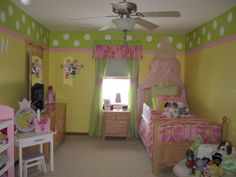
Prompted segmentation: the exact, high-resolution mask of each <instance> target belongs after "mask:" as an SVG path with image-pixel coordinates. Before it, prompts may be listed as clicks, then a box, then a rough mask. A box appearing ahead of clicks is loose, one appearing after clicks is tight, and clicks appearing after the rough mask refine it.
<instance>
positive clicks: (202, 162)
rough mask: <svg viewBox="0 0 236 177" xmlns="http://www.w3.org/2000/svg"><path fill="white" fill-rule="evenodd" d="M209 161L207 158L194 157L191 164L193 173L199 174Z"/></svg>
mask: <svg viewBox="0 0 236 177" xmlns="http://www.w3.org/2000/svg"><path fill="white" fill-rule="evenodd" d="M208 162H209V159H207V158H206V159H199V158H196V159H195V165H194V166H193V173H194V174H195V176H200V175H201V174H202V173H203V170H204V169H205V167H206V164H207V163H208Z"/></svg>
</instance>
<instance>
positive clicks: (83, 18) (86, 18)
mask: <svg viewBox="0 0 236 177" xmlns="http://www.w3.org/2000/svg"><path fill="white" fill-rule="evenodd" d="M106 17H112V18H114V17H119V15H106V16H96V17H95V16H94V17H81V18H71V19H70V20H72V21H75V20H88V19H96V18H106Z"/></svg>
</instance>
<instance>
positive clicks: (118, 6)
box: [111, 2, 128, 13]
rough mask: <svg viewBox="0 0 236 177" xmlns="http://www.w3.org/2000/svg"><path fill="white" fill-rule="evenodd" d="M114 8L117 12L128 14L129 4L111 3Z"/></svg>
mask: <svg viewBox="0 0 236 177" xmlns="http://www.w3.org/2000/svg"><path fill="white" fill-rule="evenodd" d="M111 5H112V7H113V8H114V9H115V10H117V11H118V12H123V13H126V12H128V11H127V4H126V3H120V2H111Z"/></svg>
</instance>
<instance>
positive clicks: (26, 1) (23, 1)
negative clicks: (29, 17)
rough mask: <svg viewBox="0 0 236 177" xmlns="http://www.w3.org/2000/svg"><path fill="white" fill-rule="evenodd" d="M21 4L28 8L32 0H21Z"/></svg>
mask: <svg viewBox="0 0 236 177" xmlns="http://www.w3.org/2000/svg"><path fill="white" fill-rule="evenodd" d="M20 3H21V4H23V5H26V6H28V5H30V3H31V0H20Z"/></svg>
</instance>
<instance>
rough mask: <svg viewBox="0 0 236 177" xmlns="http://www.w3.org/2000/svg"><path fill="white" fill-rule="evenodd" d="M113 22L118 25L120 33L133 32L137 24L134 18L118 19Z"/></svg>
mask: <svg viewBox="0 0 236 177" xmlns="http://www.w3.org/2000/svg"><path fill="white" fill-rule="evenodd" d="M112 22H113V23H114V24H115V25H116V27H117V29H119V30H120V31H131V30H132V29H133V27H134V25H135V24H136V23H137V21H136V19H134V18H116V19H113V20H112Z"/></svg>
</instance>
